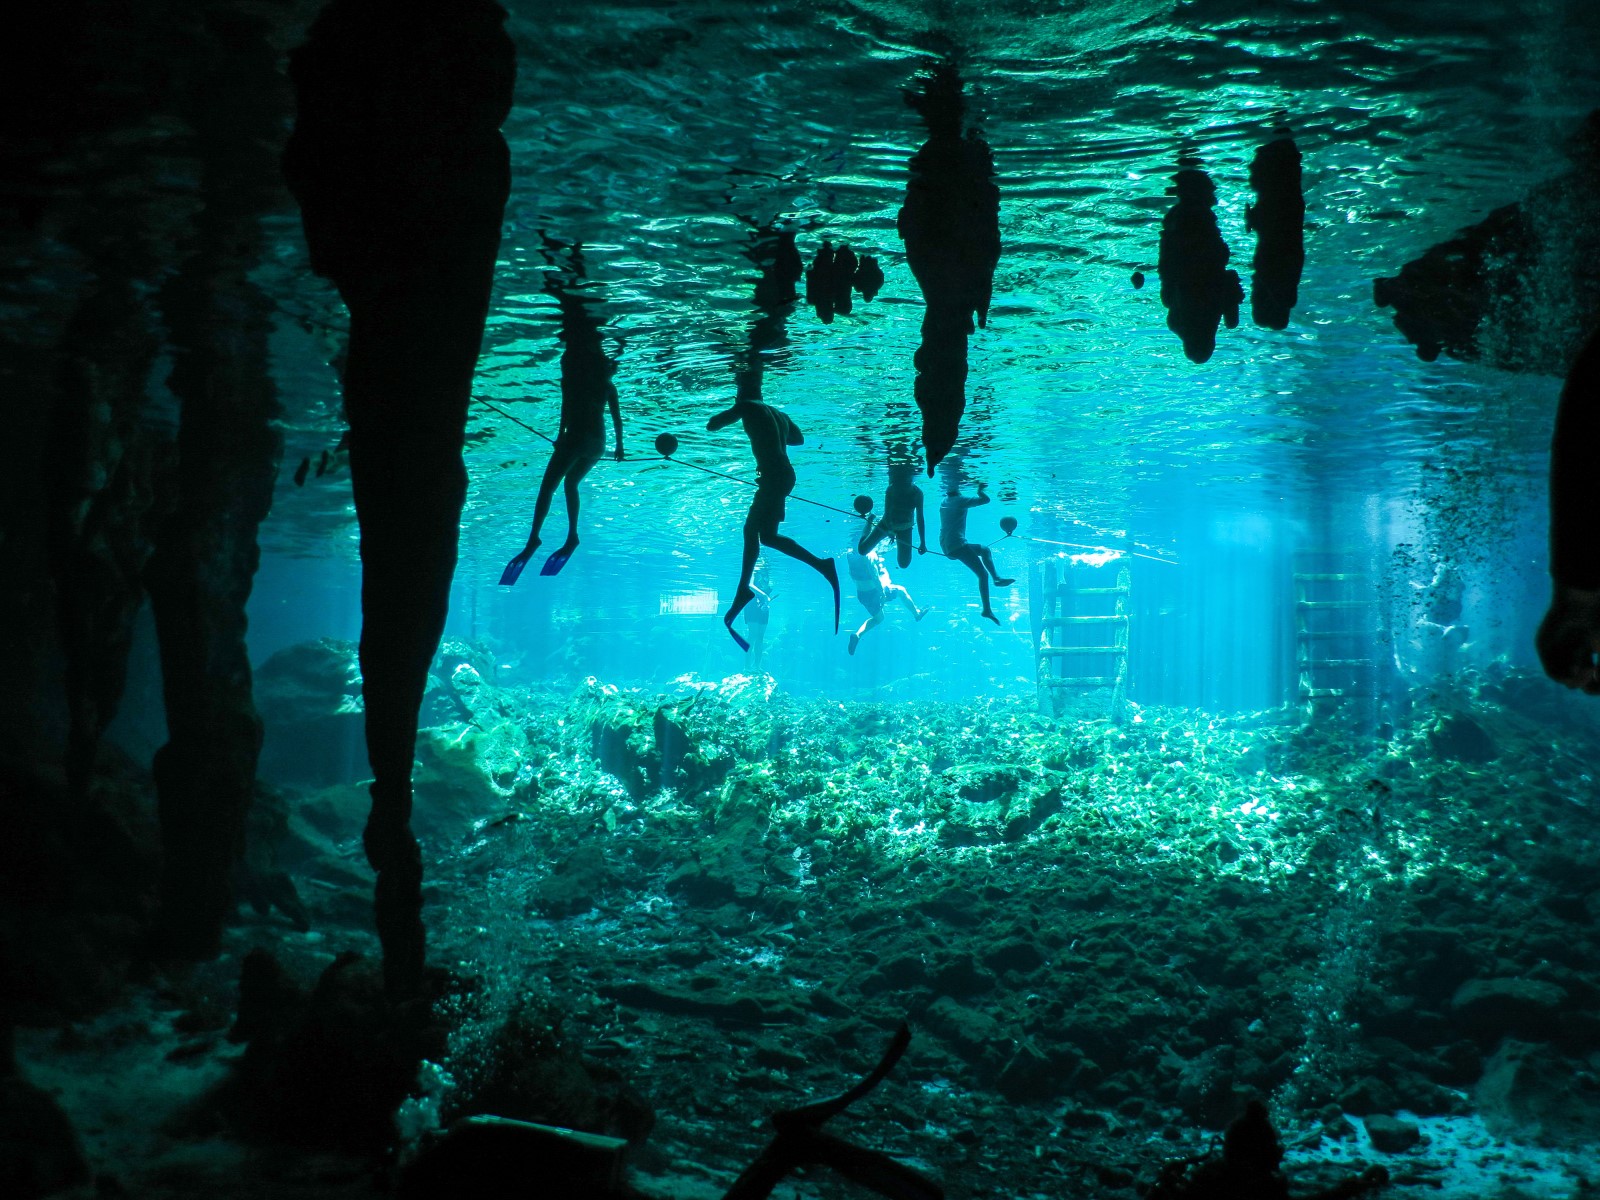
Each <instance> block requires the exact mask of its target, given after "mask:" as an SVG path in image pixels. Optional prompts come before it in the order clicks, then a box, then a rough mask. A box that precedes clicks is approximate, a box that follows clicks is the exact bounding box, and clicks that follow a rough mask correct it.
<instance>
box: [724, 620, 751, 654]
mask: <svg viewBox="0 0 1600 1200" xmlns="http://www.w3.org/2000/svg"><path fill="white" fill-rule="evenodd" d="M727 630H728V634H729V635H730V636H731V637H732V638H733V640H734V641H736V642H738V643H739V649H741V650H743V651H744V652H745V653H746V654H749V653H750V643H749V642H747V641H745V640H744V639H743V638H742V637H740V636H739V631H738V630H737V629H735V628H734V627H733V625H732V624H731V623H730V624H729V625H728V626H727Z"/></svg>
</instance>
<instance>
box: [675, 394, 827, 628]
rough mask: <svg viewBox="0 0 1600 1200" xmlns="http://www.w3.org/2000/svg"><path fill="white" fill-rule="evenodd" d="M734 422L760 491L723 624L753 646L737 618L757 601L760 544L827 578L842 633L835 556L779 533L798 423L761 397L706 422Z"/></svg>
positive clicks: (720, 425)
mask: <svg viewBox="0 0 1600 1200" xmlns="http://www.w3.org/2000/svg"><path fill="white" fill-rule="evenodd" d="M735 421H741V422H743V424H744V432H745V436H747V437H748V438H749V439H750V450H751V452H752V453H753V454H754V455H755V459H756V494H755V498H754V499H752V500H751V501H750V512H749V515H748V516H746V517H745V519H744V561H743V563H742V565H741V566H740V569H739V586H738V588H737V589H736V590H735V591H734V593H733V603H732V605H730V606H729V608H728V611H727V612H726V613H725V614H723V617H722V623H723V624H724V625H726V626H727V627H728V633H729V634H730V635H732V637H733V640H734V641H736V642H738V643H739V648H740V649H741V650H749V649H750V643H749V642H747V641H745V639H744V638H743V637H741V636H740V635H739V633H738V631H737V630H735V629H734V627H733V622H734V618H735V617H737V616H738V615H739V613H740V612H741V611H742V610H743V608H744V607H745V605H747V604H749V603H750V602H751V601H752V600H754V599H755V591H754V590H753V589H752V588H751V586H750V577H751V575H752V574H753V573H754V571H755V565H756V556H757V555H758V554H759V553H760V547H762V546H768V547H770V548H771V549H773V550H776V551H778V552H779V553H780V554H787V555H788V556H789V557H790V558H794V559H798V560H799V561H801V562H803V563H805V564H806V566H808V567H810V568H811V569H812V570H814V571H816V572H817V574H819V575H821V576H822V577H823V578H824V579H826V580H827V581H828V586H829V587H831V588H832V589H833V631H834V632H835V633H838V632H839V570H838V568H837V567H835V566H834V565H833V560H832V559H831V558H819V557H817V556H816V555H815V554H813V553H811V551H809V550H807V549H806V548H805V547H804V546H802V545H801V544H800V543H799V542H797V541H795V540H794V539H793V538H791V537H788V536H787V535H785V534H782V533H779V532H778V526H779V524H781V523H782V521H783V518H784V516H785V507H786V506H785V502H786V501H787V500H788V499H789V493H790V492H792V491H794V483H795V478H794V466H793V464H791V463H790V462H789V449H788V448H789V447H790V446H799V445H803V444H804V442H805V439H804V437H803V436H802V435H801V433H800V427H799V426H797V425H796V424H795V423H794V422H793V421H791V420H790V419H789V418H788V417H786V416H785V415H784V414H783V413H781V412H779V411H778V410H777V409H775V408H772V407H771V406H770V405H766V404H763V403H761V401H759V400H736V401H734V403H733V404H732V405H731V406H730V407H728V408H725V409H723V410H722V411H721V412H719V413H718V414H717V415H716V416H714V417H712V418H711V419H710V420H709V421H707V422H706V428H707V429H709V430H710V431H711V432H712V433H716V432H717V431H718V430H721V429H726V428H727V427H728V426H729V425H732V424H733V423H734V422H735Z"/></svg>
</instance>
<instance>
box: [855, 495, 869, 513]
mask: <svg viewBox="0 0 1600 1200" xmlns="http://www.w3.org/2000/svg"><path fill="white" fill-rule="evenodd" d="M871 511H872V497H871V496H857V497H856V512H858V513H860V514H861V515H862V516H863V517H864V516H866V515H867V514H868V513H870V512H871Z"/></svg>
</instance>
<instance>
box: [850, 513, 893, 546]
mask: <svg viewBox="0 0 1600 1200" xmlns="http://www.w3.org/2000/svg"><path fill="white" fill-rule="evenodd" d="M893 532H894V531H893V530H892V529H890V528H889V522H888V521H879V522H878V523H877V524H876V525H874V526H873V527H872V529H871V530H870V531H869V532H867V533H864V534H862V535H861V540H860V541H859V542H857V543H856V553H857V554H866V553H869V552H870V551H871V550H872V548H873V547H874V546H876V545H877V544H878V543H879V542H881V541H883V539H884V538H886V537H888V536H889V535H890V534H891V533H893Z"/></svg>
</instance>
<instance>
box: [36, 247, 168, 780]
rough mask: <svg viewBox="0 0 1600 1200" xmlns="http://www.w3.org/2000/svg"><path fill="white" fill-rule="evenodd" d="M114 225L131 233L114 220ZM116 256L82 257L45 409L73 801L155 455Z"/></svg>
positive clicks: (91, 742) (114, 680)
mask: <svg viewBox="0 0 1600 1200" xmlns="http://www.w3.org/2000/svg"><path fill="white" fill-rule="evenodd" d="M115 224H116V225H117V226H123V223H122V222H115ZM119 232H120V233H121V234H122V235H123V236H124V237H127V238H129V239H130V240H133V239H134V238H135V236H136V234H135V231H132V230H129V229H127V228H126V227H121V228H120V229H119ZM123 257H124V256H122V255H118V254H114V253H101V254H99V255H97V256H96V259H95V260H94V261H95V269H96V271H97V274H98V278H97V280H96V282H95V283H94V284H92V285H91V286H90V288H89V289H88V290H87V292H86V293H85V295H84V297H83V301H82V303H81V304H80V305H79V307H78V309H77V311H76V312H75V313H74V315H73V318H72V320H71V322H70V323H69V324H68V326H67V328H66V331H65V336H64V337H63V344H62V353H61V366H60V369H59V371H58V372H57V374H56V380H55V383H56V388H55V395H54V399H53V403H52V405H51V436H50V441H49V452H48V469H47V475H48V478H49V480H50V504H49V511H50V522H49V547H50V573H51V578H52V581H53V583H54V591H55V601H56V621H57V629H58V631H59V634H60V645H61V652H62V667H63V670H62V676H63V679H62V682H63V685H64V688H65V692H66V700H67V715H68V728H67V744H66V755H65V766H66V775H67V781H68V784H69V786H70V795H71V797H72V798H73V799H74V800H82V799H83V797H84V795H85V793H86V792H87V790H88V785H89V779H90V777H91V775H92V773H93V770H94V762H95V754H96V751H97V749H98V747H99V744H100V737H101V734H103V733H104V732H105V729H106V726H107V725H109V724H110V723H111V719H112V717H114V716H115V715H116V710H117V704H118V702H119V701H120V700H121V698H122V690H123V686H124V684H125V682H126V677H127V663H128V651H129V647H130V646H131V645H132V643H133V624H134V618H135V617H136V616H137V614H138V611H139V606H140V604H142V603H143V602H144V589H143V586H142V584H141V583H140V580H139V574H140V571H141V570H142V569H143V566H144V563H145V560H146V558H147V557H148V556H149V542H148V539H147V537H146V534H145V529H144V524H145V518H146V514H147V512H148V510H149V508H150V505H151V502H152V499H153V491H152V488H153V472H154V467H155V463H156V461H157V459H158V458H159V452H158V450H157V448H156V440H157V439H154V438H152V437H151V436H150V435H149V433H148V431H146V430H145V429H143V428H142V427H141V418H142V416H143V409H144V407H145V384H146V380H147V379H148V377H149V373H150V366H151V363H152V362H153V361H154V359H155V354H156V348H157V345H158V338H157V334H156V330H155V328H154V323H153V322H152V321H151V320H150V317H149V315H148V314H147V313H146V312H145V311H144V310H143V309H142V307H141V305H140V304H139V303H138V299H137V293H138V286H137V284H136V283H135V282H134V278H136V276H133V275H132V270H130V267H132V266H133V265H132V264H129V263H127V262H125V261H121V260H122V258H123ZM133 269H137V268H136V267H135V268H133Z"/></svg>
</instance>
